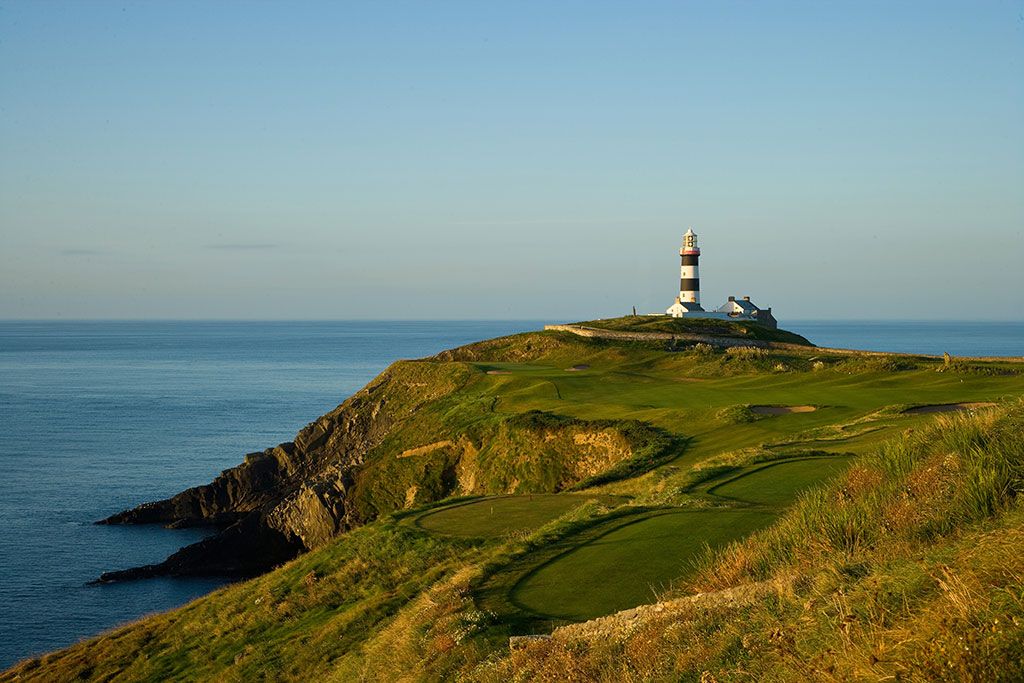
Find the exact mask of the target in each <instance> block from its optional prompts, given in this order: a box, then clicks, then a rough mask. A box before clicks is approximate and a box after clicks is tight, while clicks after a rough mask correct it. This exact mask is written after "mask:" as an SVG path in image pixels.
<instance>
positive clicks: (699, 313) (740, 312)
mask: <svg viewBox="0 0 1024 683" xmlns="http://www.w3.org/2000/svg"><path fill="white" fill-rule="evenodd" d="M679 258H680V261H681V262H680V266H679V296H677V297H676V300H675V303H673V304H672V305H671V306H669V307H668V310H666V311H665V313H666V314H667V315H670V316H672V317H673V318H683V317H686V318H717V319H719V320H749V321H751V322H756V323H759V324H761V325H764V326H765V327H769V328H771V329H775V328H776V327H777V326H778V323H777V322H776V320H775V316H773V315H772V309H770V308H758V307H757V306H755V305H754V304H753V303H752V302H751V301H750V297H749V296H744V297H742V298H739V299H737V298H736V297H734V296H730V297H729V301H727V302H726V303H725V304H724V305H723V306H721V307H720V308H717V309H715V310H714V311H705V310H704V309H703V308H702V307H701V305H700V270H699V265H698V262H699V260H700V247H699V246H697V233H695V232H694V231H693V228H689V229H688V230H687V231H686V234H685V235H683V245H682V247H680V249H679Z"/></svg>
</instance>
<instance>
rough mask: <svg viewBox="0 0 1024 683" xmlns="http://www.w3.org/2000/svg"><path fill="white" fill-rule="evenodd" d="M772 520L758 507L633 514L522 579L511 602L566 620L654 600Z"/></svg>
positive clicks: (556, 618)
mask: <svg viewBox="0 0 1024 683" xmlns="http://www.w3.org/2000/svg"><path fill="white" fill-rule="evenodd" d="M773 520H774V516H773V515H771V514H766V513H765V512H763V511H761V510H716V511H710V510H702V511H670V512H664V511H661V512H652V513H645V514H639V515H634V516H631V517H629V518H627V519H626V520H625V521H620V522H618V523H616V524H613V525H611V528H609V529H606V530H603V531H602V533H601V534H600V535H598V536H597V537H595V538H593V539H592V540H589V541H587V542H586V543H583V544H581V545H578V546H576V547H574V548H572V549H570V550H568V551H566V552H565V553H563V554H562V555H560V556H558V557H556V558H554V559H553V560H551V561H549V562H546V563H544V564H543V565H541V566H540V567H538V568H537V569H536V570H535V571H532V572H531V573H529V574H528V575H527V576H526V577H524V578H523V579H522V580H521V581H519V582H518V583H517V584H516V585H515V586H514V587H513V588H512V590H511V593H510V595H509V597H510V599H511V601H512V602H513V603H514V604H515V605H516V606H518V607H519V608H520V609H523V610H525V611H527V612H530V613H532V614H534V615H537V616H539V617H542V618H546V619H554V620H569V621H579V620H584V619H593V618H594V617H599V616H602V615H605V614H610V613H612V612H616V611H618V610H623V609H626V608H628V607H632V606H634V605H640V604H644V603H647V602H652V601H654V600H656V599H657V597H658V595H659V594H661V593H664V592H665V591H666V590H667V589H668V588H669V587H670V586H671V585H672V583H673V582H674V581H676V580H678V579H679V578H680V577H682V576H684V575H685V574H686V573H687V571H688V570H689V569H691V565H692V563H693V562H694V561H695V559H696V558H697V557H699V556H700V555H701V554H702V553H703V552H704V550H705V549H706V548H709V547H710V548H719V547H721V546H723V545H725V544H726V543H728V542H730V541H735V540H737V539H740V538H743V537H744V536H746V535H747V534H749V533H750V532H752V531H755V530H757V529H759V528H761V527H764V526H766V525H767V524H770V523H771V522H772V521H773Z"/></svg>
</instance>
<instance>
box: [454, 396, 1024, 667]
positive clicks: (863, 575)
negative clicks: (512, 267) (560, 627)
mask: <svg viewBox="0 0 1024 683" xmlns="http://www.w3.org/2000/svg"><path fill="white" fill-rule="evenodd" d="M1022 431H1024V403H1021V402H1017V403H1016V404H1015V405H1012V406H1011V407H1010V408H1009V409H1008V410H1004V411H992V412H989V413H985V414H982V415H978V416H973V417H972V416H966V417H953V418H949V417H943V418H940V419H939V421H938V424H937V426H936V427H934V428H930V429H926V430H922V431H919V432H917V433H915V434H912V435H908V436H907V437H906V438H903V439H899V440H896V441H893V442H892V443H890V444H889V445H888V446H887V447H885V448H883V449H880V450H879V451H878V452H876V453H873V454H871V455H870V456H867V457H866V458H863V459H861V460H860V461H859V462H858V463H857V464H856V465H855V466H854V467H853V468H852V469H851V470H850V471H849V472H848V473H847V474H846V475H845V476H844V477H843V478H842V479H841V480H839V481H838V482H836V484H834V485H833V486H831V487H829V488H825V489H821V490H818V491H816V492H814V493H812V494H809V495H808V496H806V497H805V498H804V499H803V500H802V501H801V502H800V504H799V505H798V506H796V507H795V508H794V509H793V510H791V511H790V512H789V513H788V514H787V515H785V517H784V518H783V519H782V520H781V521H780V523H778V524H776V525H774V526H772V527H771V528H769V529H767V530H765V531H762V532H759V533H756V534H754V535H753V536H751V537H750V538H749V539H748V540H747V541H745V542H743V543H740V544H737V545H734V546H732V547H731V548H729V549H728V550H726V551H725V552H722V553H719V554H717V555H709V556H708V558H707V559H706V560H705V565H704V569H703V571H702V573H701V574H700V575H699V576H698V577H697V578H696V579H695V580H693V581H692V582H691V585H690V586H689V587H688V589H689V590H690V591H693V590H718V589H727V588H730V587H734V586H743V585H745V584H747V583H749V582H751V581H760V580H765V579H771V578H773V577H774V578H775V579H780V578H782V579H787V580H785V581H777V585H780V586H790V587H789V588H782V589H780V590H778V591H774V592H771V593H769V594H767V595H765V596H764V597H760V598H756V599H752V600H749V601H746V602H739V603H730V602H724V601H723V602H720V603H718V604H710V605H709V606H707V607H704V608H693V607H691V608H686V607H685V606H683V607H681V608H679V609H675V610H667V611H666V612H665V613H664V615H662V616H656V617H653V618H650V619H647V620H645V621H644V622H643V623H634V624H628V625H627V624H626V623H625V622H623V623H622V626H621V628H612V629H611V630H610V631H605V632H602V633H600V634H598V633H596V632H595V634H594V637H587V636H586V635H585V634H584V635H583V636H581V637H580V638H579V639H575V638H569V639H566V640H557V641H549V642H543V643H536V644H532V645H529V646H527V647H524V648H522V649H520V650H517V651H515V652H512V653H511V654H507V655H504V656H503V657H502V658H501V659H499V660H498V661H492V662H489V663H488V664H486V665H482V666H478V667H475V668H474V669H473V670H472V671H470V672H469V673H470V677H471V678H473V679H478V680H485V681H507V680H521V681H525V680H588V681H589V680H607V681H612V680H614V681H629V680H651V679H656V680H697V679H698V678H699V679H701V680H715V681H750V680H780V681H781V680H798V679H811V680H827V681H847V680H907V681H1017V680H1021V679H1022V678H1024V656H1022V655H1024V507H1022V504H1024V501H1022V500H1021V497H1020V494H1021V493H1022V492H1024V478H1022V476H1024V440H1022V439H1021V438H1020V435H1021V433H1022ZM792 577H796V580H795V581H793V580H792ZM681 592H682V591H681ZM627 626H628V627H627Z"/></svg>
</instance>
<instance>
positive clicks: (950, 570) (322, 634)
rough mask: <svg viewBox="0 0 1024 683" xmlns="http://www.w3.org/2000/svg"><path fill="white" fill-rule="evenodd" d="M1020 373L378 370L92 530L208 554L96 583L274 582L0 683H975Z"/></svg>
mask: <svg viewBox="0 0 1024 683" xmlns="http://www.w3.org/2000/svg"><path fill="white" fill-rule="evenodd" d="M1021 370H1022V368H1021V366H1019V365H1015V364H1011V363H999V362H972V361H959V362H956V361H951V362H943V361H941V360H933V359H926V358H921V359H915V358H907V357H899V358H897V357H884V356H883V357H876V356H865V357H857V356H851V355H839V354H831V353H829V352H828V351H827V350H821V349H816V348H814V347H808V348H807V349H800V348H799V347H787V348H785V349H783V350H766V349H760V348H752V347H746V346H741V347H739V348H729V349H725V350H723V349H716V348H714V347H712V346H708V345H695V346H689V347H680V346H678V345H675V344H669V343H664V342H644V343H640V342H619V341H613V340H606V339H587V338H582V337H578V336H575V335H571V334H566V333H560V332H537V333H529V334H523V335H516V336H513V337H505V338H501V339H496V340H490V341H487V342H481V343H478V344H473V345H469V346H467V347H462V348H459V349H454V350H451V351H446V352H444V353H442V354H439V355H438V356H435V357H432V358H429V359H424V360H420V361H402V362H399V363H396V364H395V365H393V366H392V367H391V368H389V369H388V370H387V371H386V372H385V373H383V374H382V375H381V376H380V377H378V378H377V379H375V380H374V381H373V382H371V383H370V384H369V385H368V386H367V387H366V388H365V389H363V390H362V391H360V392H359V393H357V394H356V395H355V396H353V397H352V398H351V399H349V400H348V401H346V402H345V403H344V404H342V405H341V406H339V407H338V408H337V409H335V410H333V411H331V412H330V413H328V414H326V415H325V416H323V417H322V418H319V419H318V420H316V421H315V422H313V423H311V424H310V425H309V426H308V427H306V428H305V429H303V430H302V431H301V432H300V434H299V435H298V436H297V437H296V439H295V441H294V442H293V443H288V444H282V445H280V446H278V447H275V448H273V449H269V450H268V451H265V452H263V453H259V454H251V455H250V456H247V457H246V461H245V462H244V463H243V464H242V465H240V466H239V467H237V468H233V469H232V470H228V471H226V472H225V473H224V474H222V475H221V477H219V478H218V479H217V480H216V481H215V482H212V483H211V484H210V485H207V486H205V487H199V488H197V489H191V490H189V491H185V492H183V493H182V494H179V495H178V496H176V497H174V498H172V499H169V500H167V501H161V502H157V503H153V504H147V505H143V506H140V507H139V508H136V509H135V510H132V511H126V512H125V513H121V514H119V515H115V516H114V517H113V518H111V519H110V520H108V521H109V522H110V523H147V522H157V523H164V524H170V525H174V526H183V525H189V524H216V525H219V526H221V527H222V528H223V531H222V532H221V534H220V535H219V536H217V537H214V540H213V541H207V542H204V543H203V544H199V545H198V546H193V547H191V548H188V549H185V550H183V551H182V552H181V553H179V554H178V556H176V557H172V558H171V559H170V560H169V562H168V563H165V564H164V565H162V566H157V567H152V568H146V569H143V570H140V571H135V572H130V573H129V574H127V575H120V576H118V575H115V576H113V577H108V578H121V577H126V576H136V575H146V574H152V573H172V574H174V573H204V572H210V571H225V572H235V573H237V574H242V575H246V574H258V573H261V572H263V571H265V570H267V569H271V570H270V571H267V572H266V573H263V574H262V575H260V576H257V577H256V578H253V579H250V580H247V581H243V582H239V583H236V584H234V585H231V586H228V587H226V588H223V589H221V590H218V591H216V592H215V593H213V594H211V595H209V596H207V597H204V598H201V599H199V600H196V601H195V602H193V603H191V604H189V605H186V606H185V607H182V608H181V609H178V610H174V611H172V612H169V613H167V614H160V615H154V616H151V617H148V618H146V619H143V620H141V621H139V622H137V623H135V624H131V625H128V626H125V627H123V628H120V629H117V630H115V631H112V632H111V633H108V634H104V635H102V636H100V637H98V638H94V639H91V640H89V641H86V642H83V643H80V644H78V645H75V646H73V647H70V648H67V649H66V650H63V651H60V652H56V653H52V654H50V655H46V656H45V657H42V658H38V659H35V660H31V661H28V662H25V663H23V664H21V665H20V666H19V667H16V668H15V669H12V670H11V671H9V672H7V673H6V674H4V676H3V677H0V679H2V680H15V677H18V680H70V679H75V678H79V679H95V680H142V679H167V678H175V677H182V676H183V675H184V674H185V672H188V674H189V676H190V677H193V678H197V679H200V680H218V681H220V680H228V681H230V680H238V681H242V680H245V681H249V680H310V679H320V680H339V681H341V680H353V679H358V678H362V679H364V680H397V679H402V678H405V679H410V680H418V679H424V680H431V679H443V678H452V677H456V676H460V677H464V678H467V679H469V680H509V679H512V680H565V679H572V678H575V679H577V680H593V679H599V680H601V679H603V680H646V679H650V678H666V679H671V680H675V679H678V678H683V679H697V678H699V677H700V676H701V675H702V674H703V673H704V672H709V673H708V675H709V676H711V677H712V678H710V679H707V680H758V679H766V678H767V679H773V678H774V679H778V680H787V679H792V678H795V677H798V676H800V677H810V678H818V679H825V680H829V679H835V680H847V679H849V678H851V677H857V676H860V677H872V676H882V675H893V672H900V675H904V674H905V675H906V676H909V677H910V678H911V679H913V678H915V677H916V678H917V679H919V680H933V679H935V678H941V677H942V676H945V677H946V678H948V679H949V680H969V679H970V678H971V677H972V676H973V677H974V678H975V679H977V680H994V679H993V678H992V675H993V674H997V673H1002V672H1006V673H1008V674H1012V673H1013V670H1012V669H1011V668H1010V663H1011V661H1019V658H1020V654H1021V652H1022V651H1024V649H1022V647H1021V640H1022V634H1024V631H1022V628H1021V625H1024V608H1022V604H1024V595H1022V594H1021V591H1020V585H1021V581H1020V579H1021V576H1022V575H1024V574H1022V573H1021V572H1022V571H1024V566H1020V561H1019V558H1020V557H1022V556H1024V553H1022V552H1021V551H1024V547H1021V546H1022V536H1024V533H1022V527H1021V521H1022V513H1021V511H1020V509H1019V502H1018V499H1017V493H1018V492H1019V491H1020V490H1021V487H1022V484H1021V474H1022V472H1024V445H1022V442H1021V440H1020V439H1019V434H1020V433H1021V427H1022V426H1024V406H1022V403H1021V401H1020V397H1021V396H1024V376H1022V374H1021ZM958 408H964V409H963V410H957V409H958ZM292 558H294V559H292ZM282 563H283V564H282ZM278 564H280V565H281V566H279V567H277V568H275V569H272V566H273V565H278ZM698 593H699V594H703V596H704V597H700V598H697V599H694V598H692V597H690V596H692V595H694V594H698ZM658 601H660V602H658ZM656 602H657V603H658V604H657V605H656V606H654V607H650V608H644V609H639V610H635V611H633V612H630V613H627V614H619V615H617V616H608V615H615V613H617V612H619V611H621V610H627V609H630V608H634V607H636V606H638V605H644V604H648V603H656ZM940 614H942V615H945V618H946V621H945V622H943V621H941V620H940V619H939V618H938V617H937V616H935V615H940ZM595 619H597V621H593V620H595ZM1015 619H1016V621H1015ZM996 620H998V621H996ZM520 634H551V635H552V637H551V638H549V639H534V640H525V641H515V646H514V648H513V649H512V650H510V649H509V640H508V639H509V636H515V635H520ZM959 637H968V638H970V642H969V643H967V646H968V647H970V648H973V649H970V650H963V649H962V648H963V647H964V643H963V642H961V641H957V640H956V639H957V638H959ZM933 645H934V647H933ZM940 648H942V649H940ZM1014 657H1016V660H1013V658H1014ZM806 662H810V663H806ZM829 666H831V667H833V668H832V669H831V670H829V668H828V667H829ZM985 667H988V668H985ZM1007 680H1009V678H1008V679H1007Z"/></svg>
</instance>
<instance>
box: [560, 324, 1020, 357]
mask: <svg viewBox="0 0 1024 683" xmlns="http://www.w3.org/2000/svg"><path fill="white" fill-rule="evenodd" d="M544 329H545V330H550V331H554V332H569V333H571V334H575V335H578V336H580V337H590V338H594V339H615V340H618V341H639V342H649V341H665V342H693V343H695V344H696V343H702V344H710V345H711V346H718V347H721V348H729V347H736V346H753V347H755V348H759V349H776V350H779V351H800V352H803V353H807V352H815V353H830V354H836V355H840V356H875V357H889V356H899V357H904V358H934V359H941V358H942V356H933V355H929V354H925V353H890V352H887V351H861V350H859V349H833V348H829V347H825V346H803V345H802V344H789V343H787V342H773V341H762V340H760V339H738V338H736V337H714V336H711V335H706V334H687V333H673V332H623V331H621V330H602V329H600V328H598V327H587V326H585V325H545V326H544ZM958 359H959V360H977V361H1003V362H1008V363H1024V356H994V357H993V356H979V357H973V358H972V357H958Z"/></svg>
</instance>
